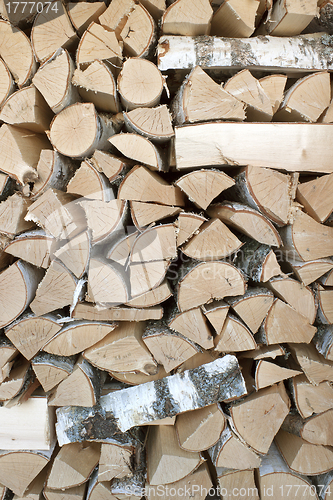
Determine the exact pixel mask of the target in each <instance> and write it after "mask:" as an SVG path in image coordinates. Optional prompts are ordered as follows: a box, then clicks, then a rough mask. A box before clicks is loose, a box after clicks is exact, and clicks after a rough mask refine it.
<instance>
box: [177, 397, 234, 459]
mask: <svg viewBox="0 0 333 500" xmlns="http://www.w3.org/2000/svg"><path fill="white" fill-rule="evenodd" d="M175 427H176V432H177V438H178V442H179V445H180V447H181V448H182V449H183V450H187V451H192V452H195V451H203V450H208V448H211V447H212V446H213V445H214V444H215V443H216V442H217V441H218V439H219V437H220V434H221V432H222V431H223V429H224V427H225V417H224V415H223V413H222V410H221V408H220V407H219V406H218V405H217V404H215V405H210V406H206V407H205V408H200V409H199V410H194V411H189V412H185V413H182V414H181V415H178V416H177V419H176V424H175Z"/></svg>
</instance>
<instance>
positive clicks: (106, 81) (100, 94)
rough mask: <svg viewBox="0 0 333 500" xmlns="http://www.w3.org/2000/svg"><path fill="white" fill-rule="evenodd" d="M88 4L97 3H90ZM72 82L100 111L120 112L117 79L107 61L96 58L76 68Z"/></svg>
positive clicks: (84, 97) (83, 96) (86, 99)
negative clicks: (81, 67)
mask: <svg viewBox="0 0 333 500" xmlns="http://www.w3.org/2000/svg"><path fill="white" fill-rule="evenodd" d="M81 3H82V2H80V3H79V4H74V5H80V4H81ZM87 5H96V4H95V3H94V4H89V3H88V4H87ZM103 5H104V4H103ZM72 83H73V85H75V86H76V87H78V92H79V94H80V96H81V98H82V99H83V101H85V102H92V103H93V104H94V105H95V107H96V109H97V110H98V111H104V112H105V113H118V112H119V111H120V106H119V101H118V95H117V87H116V81H115V79H114V76H113V74H112V71H111V69H110V68H109V66H108V65H107V64H106V63H105V62H103V61H98V60H96V61H94V62H93V63H92V64H90V65H89V66H88V67H87V68H85V69H83V70H81V69H79V68H78V69H76V70H75V72H74V75H73V78H72Z"/></svg>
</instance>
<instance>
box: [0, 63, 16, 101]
mask: <svg viewBox="0 0 333 500" xmlns="http://www.w3.org/2000/svg"><path fill="white" fill-rule="evenodd" d="M0 76H1V89H0V106H3V104H4V103H5V102H6V100H7V98H8V97H9V96H10V95H11V94H12V93H13V92H14V89H15V86H14V79H13V77H12V75H11V73H10V71H9V69H8V67H7V66H6V64H5V62H4V61H3V60H2V59H1V63H0Z"/></svg>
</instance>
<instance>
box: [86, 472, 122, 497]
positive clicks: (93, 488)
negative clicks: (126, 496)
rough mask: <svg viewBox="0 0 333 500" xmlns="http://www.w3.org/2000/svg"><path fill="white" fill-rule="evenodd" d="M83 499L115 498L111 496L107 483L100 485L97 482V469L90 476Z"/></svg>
mask: <svg viewBox="0 0 333 500" xmlns="http://www.w3.org/2000/svg"><path fill="white" fill-rule="evenodd" d="M85 498H86V500H99V499H100V498H102V499H103V500H115V498H116V497H114V496H113V495H112V494H111V492H110V486H109V484H108V483H102V482H101V483H100V482H99V481H98V469H95V470H94V472H93V473H92V474H91V476H90V479H89V483H88V487H87V493H86V496H85Z"/></svg>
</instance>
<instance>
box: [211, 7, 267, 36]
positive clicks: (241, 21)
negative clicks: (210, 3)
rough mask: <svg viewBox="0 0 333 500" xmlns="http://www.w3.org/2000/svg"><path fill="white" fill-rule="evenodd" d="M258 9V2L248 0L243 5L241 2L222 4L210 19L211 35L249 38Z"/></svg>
mask: <svg viewBox="0 0 333 500" xmlns="http://www.w3.org/2000/svg"><path fill="white" fill-rule="evenodd" d="M258 8H259V3H258V0H250V1H247V2H246V3H245V4H244V3H243V2H242V0H227V1H226V2H222V5H221V6H220V7H219V8H218V9H217V11H216V12H215V14H214V16H213V19H212V28H211V31H210V33H211V35H217V36H225V37H235V38H241V37H249V36H251V35H252V33H253V32H254V29H255V19H256V14H257V10H258Z"/></svg>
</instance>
